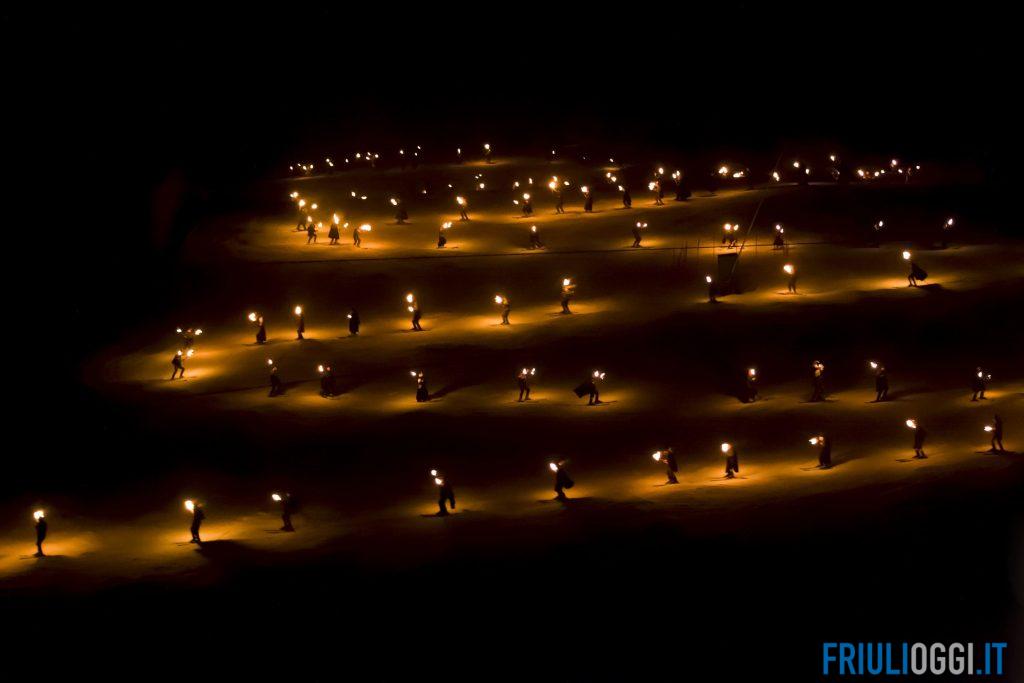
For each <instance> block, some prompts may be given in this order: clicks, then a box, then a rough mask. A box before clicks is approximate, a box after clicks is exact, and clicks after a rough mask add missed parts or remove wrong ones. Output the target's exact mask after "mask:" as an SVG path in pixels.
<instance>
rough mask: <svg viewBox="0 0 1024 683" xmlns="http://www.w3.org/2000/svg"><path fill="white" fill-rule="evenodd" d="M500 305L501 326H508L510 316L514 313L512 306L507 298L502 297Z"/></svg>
mask: <svg viewBox="0 0 1024 683" xmlns="http://www.w3.org/2000/svg"><path fill="white" fill-rule="evenodd" d="M499 305H500V306H501V324H502V325H508V324H509V322H508V316H509V314H510V313H511V312H512V304H511V302H509V300H508V297H507V296H503V297H501V302H500V303H499Z"/></svg>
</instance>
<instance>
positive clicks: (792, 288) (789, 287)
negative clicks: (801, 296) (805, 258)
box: [784, 263, 796, 294]
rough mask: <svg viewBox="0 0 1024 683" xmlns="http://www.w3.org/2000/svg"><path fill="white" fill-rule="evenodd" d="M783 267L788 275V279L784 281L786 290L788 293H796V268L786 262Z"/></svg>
mask: <svg viewBox="0 0 1024 683" xmlns="http://www.w3.org/2000/svg"><path fill="white" fill-rule="evenodd" d="M784 269H785V271H786V275H788V276H789V279H788V280H787V282H786V291H787V292H788V293H789V294H796V268H795V267H794V266H793V264H791V263H787V264H786V265H785V266H784Z"/></svg>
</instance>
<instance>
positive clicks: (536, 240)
mask: <svg viewBox="0 0 1024 683" xmlns="http://www.w3.org/2000/svg"><path fill="white" fill-rule="evenodd" d="M543 248H544V243H543V242H541V241H540V233H539V232H537V226H536V225H531V226H530V249H543Z"/></svg>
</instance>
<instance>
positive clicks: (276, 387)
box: [267, 358, 284, 398]
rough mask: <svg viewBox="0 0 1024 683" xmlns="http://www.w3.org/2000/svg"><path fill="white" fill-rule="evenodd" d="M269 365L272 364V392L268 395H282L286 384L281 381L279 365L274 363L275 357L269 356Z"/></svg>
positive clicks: (271, 396)
mask: <svg viewBox="0 0 1024 683" xmlns="http://www.w3.org/2000/svg"><path fill="white" fill-rule="evenodd" d="M267 365H269V366H270V393H269V394H267V395H268V396H269V397H270V398H273V397H274V396H280V395H281V394H283V393H284V384H283V383H282V382H281V378H280V377H279V376H278V374H277V366H276V365H274V359H273V358H268V359H267Z"/></svg>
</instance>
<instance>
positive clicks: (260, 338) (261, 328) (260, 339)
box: [249, 312, 267, 344]
mask: <svg viewBox="0 0 1024 683" xmlns="http://www.w3.org/2000/svg"><path fill="white" fill-rule="evenodd" d="M249 322H251V323H255V325H256V343H257V344H266V343H267V326H266V325H265V324H264V322H263V316H262V315H259V314H258V313H255V312H253V313H250V314H249Z"/></svg>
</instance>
